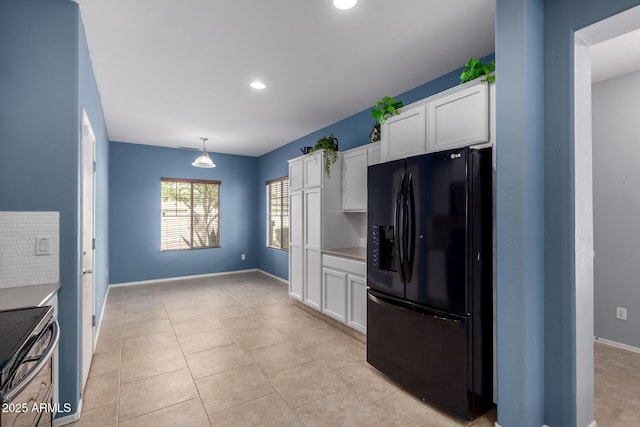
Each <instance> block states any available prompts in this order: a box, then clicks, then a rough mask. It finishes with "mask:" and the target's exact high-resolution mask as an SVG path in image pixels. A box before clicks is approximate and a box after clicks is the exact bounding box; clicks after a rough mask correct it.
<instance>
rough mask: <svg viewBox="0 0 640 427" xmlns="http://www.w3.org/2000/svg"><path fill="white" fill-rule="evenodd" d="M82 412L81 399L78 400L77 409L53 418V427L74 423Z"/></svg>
mask: <svg viewBox="0 0 640 427" xmlns="http://www.w3.org/2000/svg"><path fill="white" fill-rule="evenodd" d="M81 414H82V399H80V402H78V410H77V411H76V412H74V413H73V414H69V415H65V416H64V417H60V418H54V419H53V427H60V426H64V425H67V424H71V423H75V422H76V421H78V420H79V419H80V415H81Z"/></svg>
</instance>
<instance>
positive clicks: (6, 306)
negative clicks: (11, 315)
mask: <svg viewBox="0 0 640 427" xmlns="http://www.w3.org/2000/svg"><path fill="white" fill-rule="evenodd" d="M58 289H60V283H46V284H43V285H31V286H16V287H13V288H2V289H0V310H12V309H15V308H22V307H34V306H41V305H45V304H46V303H47V302H48V301H49V300H50V299H51V297H53V296H54V295H55V293H56V292H57V291H58Z"/></svg>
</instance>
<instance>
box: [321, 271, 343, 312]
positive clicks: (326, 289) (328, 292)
mask: <svg viewBox="0 0 640 427" xmlns="http://www.w3.org/2000/svg"><path fill="white" fill-rule="evenodd" d="M322 312H323V313H324V314H326V315H327V316H329V317H333V318H334V319H336V320H339V321H341V322H342V323H346V321H347V318H346V313H347V274H346V273H344V272H342V271H338V270H332V269H330V268H323V269H322Z"/></svg>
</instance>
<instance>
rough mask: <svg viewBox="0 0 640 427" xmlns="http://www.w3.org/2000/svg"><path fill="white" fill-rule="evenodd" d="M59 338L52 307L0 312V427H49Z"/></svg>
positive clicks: (53, 411)
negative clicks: (54, 363)
mask: <svg viewBox="0 0 640 427" xmlns="http://www.w3.org/2000/svg"><path fill="white" fill-rule="evenodd" d="M59 338H60V330H59V328H58V322H57V321H56V320H55V317H54V311H53V307H50V306H44V307H30V308H23V309H17V310H7V311H0V402H1V403H2V408H1V412H0V427H7V426H16V425H20V426H51V425H52V420H53V416H54V415H55V412H56V408H55V407H54V405H53V401H52V400H53V399H52V394H53V381H52V380H53V371H52V361H51V360H52V355H53V352H54V350H55V348H56V345H57V344H58V339H59Z"/></svg>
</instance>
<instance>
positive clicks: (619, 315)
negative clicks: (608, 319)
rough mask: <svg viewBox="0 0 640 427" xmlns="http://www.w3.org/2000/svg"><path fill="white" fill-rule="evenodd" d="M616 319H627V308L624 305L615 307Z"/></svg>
mask: <svg viewBox="0 0 640 427" xmlns="http://www.w3.org/2000/svg"><path fill="white" fill-rule="evenodd" d="M616 319H620V320H627V309H626V308H624V307H616Z"/></svg>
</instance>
